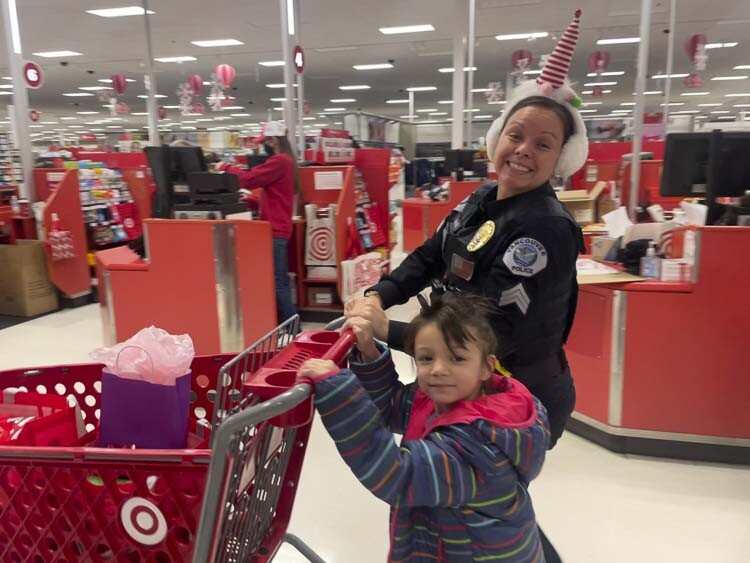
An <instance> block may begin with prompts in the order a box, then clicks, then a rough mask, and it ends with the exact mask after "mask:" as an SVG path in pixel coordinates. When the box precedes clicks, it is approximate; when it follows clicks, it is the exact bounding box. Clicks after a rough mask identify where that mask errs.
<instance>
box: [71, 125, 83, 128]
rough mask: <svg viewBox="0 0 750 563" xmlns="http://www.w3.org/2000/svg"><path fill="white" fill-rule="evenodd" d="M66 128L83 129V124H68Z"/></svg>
mask: <svg viewBox="0 0 750 563" xmlns="http://www.w3.org/2000/svg"><path fill="white" fill-rule="evenodd" d="M68 129H83V125H68Z"/></svg>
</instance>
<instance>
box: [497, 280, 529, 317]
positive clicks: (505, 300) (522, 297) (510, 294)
mask: <svg viewBox="0 0 750 563" xmlns="http://www.w3.org/2000/svg"><path fill="white" fill-rule="evenodd" d="M513 304H515V305H518V308H519V309H520V310H521V312H522V313H523V314H524V315H525V314H526V311H528V310H529V305H530V304H531V299H529V295H528V294H527V293H526V290H525V289H524V288H523V284H520V283H519V284H518V285H515V286H513V287H511V288H510V289H506V290H505V291H503V292H502V293H501V294H500V306H501V307H506V306H508V305H513Z"/></svg>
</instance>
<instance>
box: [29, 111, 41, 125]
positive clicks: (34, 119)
mask: <svg viewBox="0 0 750 563" xmlns="http://www.w3.org/2000/svg"><path fill="white" fill-rule="evenodd" d="M40 117H42V114H41V113H39V112H38V111H37V110H35V109H32V110H29V119H30V120H31V121H32V123H36V122H38V121H39V118H40Z"/></svg>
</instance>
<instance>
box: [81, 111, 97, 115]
mask: <svg viewBox="0 0 750 563" xmlns="http://www.w3.org/2000/svg"><path fill="white" fill-rule="evenodd" d="M76 113H77V114H78V115H99V112H98V111H77V112H76Z"/></svg>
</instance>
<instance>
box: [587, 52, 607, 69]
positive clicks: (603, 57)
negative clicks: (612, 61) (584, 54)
mask: <svg viewBox="0 0 750 563" xmlns="http://www.w3.org/2000/svg"><path fill="white" fill-rule="evenodd" d="M608 66H609V53H608V52H607V51H594V52H593V53H591V54H590V55H589V70H590V71H591V72H602V71H603V70H604V69H606V68H607V67H608Z"/></svg>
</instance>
